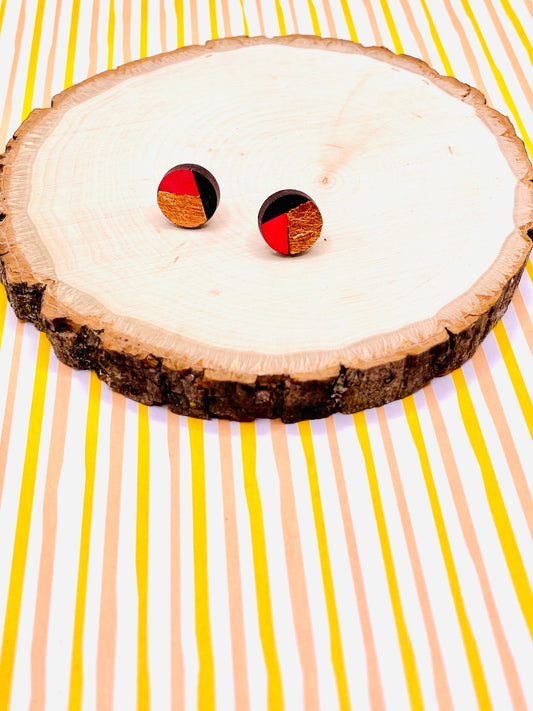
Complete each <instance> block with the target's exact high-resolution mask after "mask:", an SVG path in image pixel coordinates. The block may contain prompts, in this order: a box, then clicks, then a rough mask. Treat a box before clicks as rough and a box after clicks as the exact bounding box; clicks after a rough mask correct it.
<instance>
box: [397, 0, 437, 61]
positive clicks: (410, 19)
mask: <svg viewBox="0 0 533 711" xmlns="http://www.w3.org/2000/svg"><path fill="white" fill-rule="evenodd" d="M400 2H401V5H402V8H403V11H404V13H405V17H406V19H407V24H408V25H409V29H410V30H411V32H412V33H413V37H414V38H415V41H416V43H417V45H418V49H419V50H420V56H421V57H422V59H423V60H424V61H425V62H427V63H428V64H429V65H431V57H430V54H429V52H428V48H427V47H426V43H425V42H424V38H423V37H422V33H421V32H420V30H419V29H418V25H417V23H416V20H415V16H414V15H413V11H412V10H411V6H410V4H409V2H407V0H400Z"/></svg>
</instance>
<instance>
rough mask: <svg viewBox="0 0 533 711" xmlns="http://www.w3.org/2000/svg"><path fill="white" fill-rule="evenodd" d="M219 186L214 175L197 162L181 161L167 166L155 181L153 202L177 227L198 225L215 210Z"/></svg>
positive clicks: (218, 196)
mask: <svg viewBox="0 0 533 711" xmlns="http://www.w3.org/2000/svg"><path fill="white" fill-rule="evenodd" d="M219 200H220V189H219V187H218V183H217V181H216V180H215V178H214V176H213V175H211V173H210V172H209V171H208V170H207V169H206V168H203V167H202V166H200V165H195V164H193V163H182V164H180V165H175V166H174V167H173V168H171V169H170V170H169V171H168V172H167V173H165V175H164V176H163V179H162V180H161V182H160V183H159V187H158V189H157V204H158V205H159V208H160V209H161V212H162V213H163V215H164V216H165V217H166V218H168V219H169V220H170V221H171V222H173V223H174V224H175V225H178V227H188V228H194V227H200V226H201V225H203V224H205V223H206V222H207V221H208V220H209V219H210V218H211V217H212V216H213V215H214V213H215V210H216V209H217V207H218V203H219Z"/></svg>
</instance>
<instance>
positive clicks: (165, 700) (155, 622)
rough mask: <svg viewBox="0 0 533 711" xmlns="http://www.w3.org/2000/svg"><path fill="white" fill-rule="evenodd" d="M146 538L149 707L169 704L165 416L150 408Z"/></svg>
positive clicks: (168, 517)
mask: <svg viewBox="0 0 533 711" xmlns="http://www.w3.org/2000/svg"><path fill="white" fill-rule="evenodd" d="M149 417H150V490H149V506H150V509H149V517H148V525H149V535H148V668H149V673H150V690H151V705H152V708H154V709H169V708H170V707H171V703H170V678H171V669H170V645H171V641H170V464H169V459H168V445H167V441H168V435H167V413H166V409H164V408H161V407H152V408H150V410H149Z"/></svg>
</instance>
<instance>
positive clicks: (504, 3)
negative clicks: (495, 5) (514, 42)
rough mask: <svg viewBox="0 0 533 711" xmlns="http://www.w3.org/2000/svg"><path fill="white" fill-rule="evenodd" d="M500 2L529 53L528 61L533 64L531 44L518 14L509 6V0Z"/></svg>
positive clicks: (532, 47)
mask: <svg viewBox="0 0 533 711" xmlns="http://www.w3.org/2000/svg"><path fill="white" fill-rule="evenodd" d="M500 2H501V4H502V7H503V9H504V10H505V12H506V14H507V17H508V18H509V19H510V20H511V23H512V25H513V27H514V28H515V30H516V34H517V35H518V36H519V37H520V39H521V41H522V44H523V45H524V47H525V48H526V51H527V53H528V55H529V61H530V62H531V64H533V46H532V45H531V42H530V41H529V38H528V36H527V34H526V32H525V30H524V28H523V27H522V23H521V22H520V20H519V19H518V15H517V14H516V12H515V11H514V10H513V8H512V7H511V4H510V3H509V0H500Z"/></svg>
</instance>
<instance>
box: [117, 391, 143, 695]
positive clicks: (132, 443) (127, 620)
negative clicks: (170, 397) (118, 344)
mask: <svg viewBox="0 0 533 711" xmlns="http://www.w3.org/2000/svg"><path fill="white" fill-rule="evenodd" d="M137 411H138V406H137V403H136V402H133V401H132V400H127V401H126V421H125V428H124V461H123V466H122V472H123V476H122V486H121V492H120V519H119V531H118V555H117V637H116V639H117V645H116V652H115V659H116V666H115V690H114V707H115V708H117V709H130V708H131V709H133V708H135V707H136V701H137V684H136V679H137V629H138V597H137V577H136V569H135V544H136V526H137V520H136V512H137V427H138V425H137Z"/></svg>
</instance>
